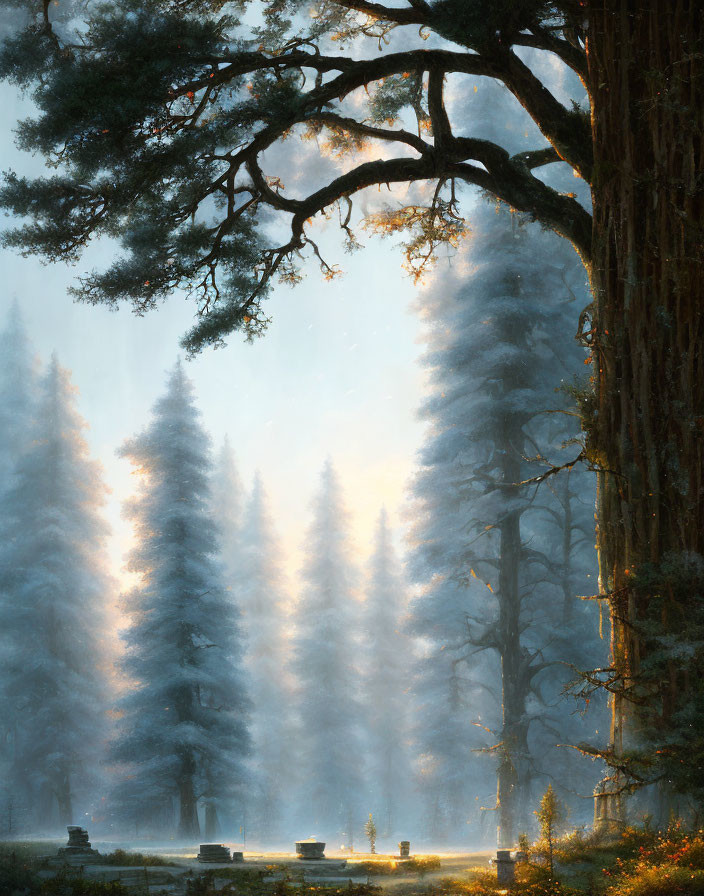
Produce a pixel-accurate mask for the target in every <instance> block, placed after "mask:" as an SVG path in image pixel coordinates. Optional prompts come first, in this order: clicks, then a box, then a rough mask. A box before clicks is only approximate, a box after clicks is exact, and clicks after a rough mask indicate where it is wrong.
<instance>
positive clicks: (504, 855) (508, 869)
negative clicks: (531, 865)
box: [494, 849, 516, 887]
mask: <svg viewBox="0 0 704 896" xmlns="http://www.w3.org/2000/svg"><path fill="white" fill-rule="evenodd" d="M494 865H496V883H497V885H498V886H499V887H510V886H512V884H514V883H515V882H516V861H515V859H513V858H512V857H511V850H510V849H497V850H496V858H495V859H494Z"/></svg>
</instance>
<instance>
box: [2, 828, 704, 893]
mask: <svg viewBox="0 0 704 896" xmlns="http://www.w3.org/2000/svg"><path fill="white" fill-rule="evenodd" d="M58 845H61V844H59V843H57V842H56V841H54V842H51V843H49V842H37V841H35V842H31V843H19V842H8V843H0V894H2V896H15V894H17V896H500V894H508V893H510V894H511V896H704V832H703V831H687V830H685V829H684V828H682V827H679V826H673V827H671V828H670V829H669V830H668V831H666V832H662V833H658V832H657V831H651V830H648V829H647V828H628V829H627V830H626V831H624V832H623V833H622V835H620V836H619V837H617V838H612V839H610V840H605V839H603V838H597V837H594V836H593V835H589V834H585V833H584V832H576V833H573V834H571V835H569V836H567V837H564V838H563V839H561V840H560V841H558V842H557V843H556V844H555V849H554V859H555V865H554V870H553V873H552V874H551V873H550V870H549V862H548V858H547V856H548V853H547V851H546V849H545V846H544V845H540V844H538V845H536V846H534V847H533V848H532V849H531V853H530V862H529V863H527V864H522V865H519V866H517V880H516V883H515V884H514V885H513V886H512V887H511V888H510V890H506V889H500V888H499V887H498V885H497V882H496V872H495V871H493V869H490V867H489V866H488V859H489V854H488V853H465V854H459V853H454V854H447V855H442V856H425V857H421V856H417V857H416V862H415V863H410V864H409V865H407V866H405V867H404V866H403V865H400V863H399V864H395V863H394V862H393V860H389V859H388V857H384V856H375V857H372V856H360V855H355V856H354V857H351V856H349V855H347V856H345V857H344V858H345V859H346V860H347V862H346V864H345V865H344V866H341V862H340V861H339V858H338V857H337V856H335V855H332V856H331V857H330V859H329V861H328V862H326V863H317V867H316V869H315V870H309V865H310V864H313V863H307V862H306V863H299V862H297V860H296V859H295V858H294V857H293V856H291V855H290V854H288V855H287V854H284V853H272V854H261V853H258V854H250V855H247V854H246V855H245V859H246V860H245V862H244V863H242V864H235V865H221V866H207V865H199V864H198V863H197V862H195V861H194V858H195V856H194V855H193V854H184V853H182V852H180V851H174V850H173V848H172V849H171V850H170V851H169V852H170V854H169V855H168V856H167V855H166V854H165V853H166V850H165V851H164V853H162V854H161V855H141V854H138V853H134V852H114V853H112V854H111V856H109V857H108V858H109V860H110V861H111V862H118V861H120V862H124V864H104V865H94V866H85V867H83V868H71V869H61V868H57V867H56V866H54V867H51V865H52V863H48V862H47V861H46V860H43V859H41V857H42V856H47V855H55V853H56V848H57V846H58ZM126 856H127V857H128V858H125V857H126ZM167 862H170V864H166V863H167Z"/></svg>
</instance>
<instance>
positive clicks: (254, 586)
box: [235, 473, 291, 840]
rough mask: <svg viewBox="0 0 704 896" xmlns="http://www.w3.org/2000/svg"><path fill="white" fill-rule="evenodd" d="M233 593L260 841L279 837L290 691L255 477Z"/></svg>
mask: <svg viewBox="0 0 704 896" xmlns="http://www.w3.org/2000/svg"><path fill="white" fill-rule="evenodd" d="M239 551H240V553H239V556H240V566H239V574H238V577H237V582H236V585H235V591H236V594H237V597H238V601H239V602H240V605H241V608H242V623H243V629H244V632H245V635H246V642H247V651H246V665H247V669H248V671H249V680H250V692H251V696H252V702H253V704H254V711H253V714H252V729H251V730H252V740H253V744H254V749H253V755H254V761H253V771H254V777H255V787H253V788H252V793H251V798H250V804H251V807H252V812H251V814H250V818H249V824H248V829H249V830H250V831H251V832H253V833H255V835H257V836H258V837H259V839H260V840H261V839H263V838H267V837H268V838H272V837H275V836H276V835H277V834H281V833H282V822H283V815H284V812H285V811H286V809H287V808H288V807H286V806H285V804H284V786H285V782H286V781H287V780H290V778H291V763H290V753H291V746H290V734H291V730H290V718H289V715H290V710H289V707H290V701H291V694H290V685H289V683H288V681H287V679H286V676H285V675H284V674H282V670H283V669H285V666H286V651H287V646H288V645H287V637H286V628H287V617H286V611H287V607H286V600H287V595H286V588H285V582H284V573H283V562H282V560H283V558H282V554H281V546H280V544H279V540H278V538H277V536H276V533H275V531H274V525H273V522H272V519H271V515H270V513H269V510H268V501H267V496H266V493H265V491H264V488H263V486H262V482H261V477H260V476H259V474H258V473H257V475H256V476H255V478H254V485H253V487H252V493H251V496H250V498H249V501H248V503H247V507H246V510H245V514H244V517H243V523H242V533H241V538H240V548H239Z"/></svg>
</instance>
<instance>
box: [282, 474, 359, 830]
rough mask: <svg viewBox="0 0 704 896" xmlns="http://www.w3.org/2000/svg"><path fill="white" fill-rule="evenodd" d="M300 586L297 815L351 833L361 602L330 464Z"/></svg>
mask: <svg viewBox="0 0 704 896" xmlns="http://www.w3.org/2000/svg"><path fill="white" fill-rule="evenodd" d="M305 551H306V561H305V565H304V568H303V573H302V574H303V581H304V588H303V592H302V594H301V597H300V600H299V601H298V604H297V606H296V623H297V624H296V635H295V638H294V644H293V672H294V675H295V677H296V689H297V692H296V704H297V710H298V724H299V726H300V733H299V736H298V738H297V741H296V743H297V746H298V764H299V768H298V773H299V776H300V779H301V781H302V782H303V784H302V789H301V795H300V797H299V805H301V806H302V808H303V813H302V817H303V819H304V820H305V821H307V822H308V823H309V824H312V825H316V826H319V827H318V829H317V833H318V834H320V832H321V828H322V830H323V832H327V835H328V836H331V835H333V834H334V835H335V836H336V837H337V836H338V835H339V834H341V833H345V834H347V835H348V836H349V837H350V838H352V837H353V836H354V833H355V831H356V829H357V825H359V826H360V827H361V825H362V823H363V816H362V815H361V814H360V813H361V811H362V808H361V807H362V792H363V770H362V759H361V757H362V750H361V738H360V731H359V726H358V721H357V720H358V719H359V718H360V712H361V710H360V702H359V694H358V691H359V673H358V669H357V664H356V660H357V645H356V643H355V638H354V635H353V632H354V629H355V628H356V626H357V622H358V614H359V604H358V602H357V599H356V584H357V583H356V574H355V571H354V567H353V564H352V559H351V551H350V544H349V523H348V517H347V512H346V511H345V509H344V506H343V499H342V492H341V488H340V484H339V481H338V477H337V474H336V472H335V470H334V468H333V466H332V463H331V462H330V461H328V462H327V463H326V464H325V467H324V468H323V472H322V475H321V481H320V490H319V492H318V494H317V496H316V498H315V501H314V503H313V522H312V524H311V526H310V528H309V530H308V533H307V538H306V542H305Z"/></svg>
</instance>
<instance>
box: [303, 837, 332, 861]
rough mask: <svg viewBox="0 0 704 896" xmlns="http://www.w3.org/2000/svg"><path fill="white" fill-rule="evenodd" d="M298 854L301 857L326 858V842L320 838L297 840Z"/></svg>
mask: <svg viewBox="0 0 704 896" xmlns="http://www.w3.org/2000/svg"><path fill="white" fill-rule="evenodd" d="M296 855H297V856H298V858H299V859H324V858H325V844H324V843H321V841H320V840H297V841H296Z"/></svg>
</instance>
